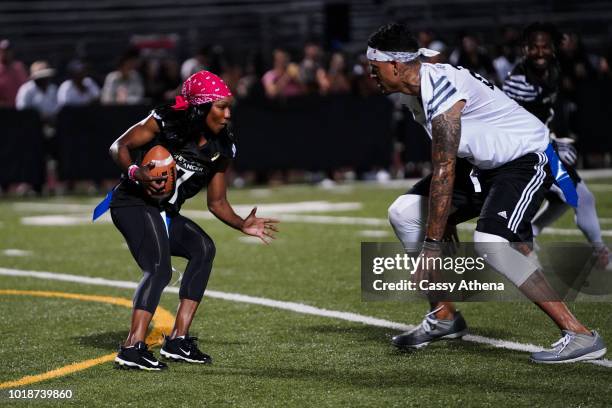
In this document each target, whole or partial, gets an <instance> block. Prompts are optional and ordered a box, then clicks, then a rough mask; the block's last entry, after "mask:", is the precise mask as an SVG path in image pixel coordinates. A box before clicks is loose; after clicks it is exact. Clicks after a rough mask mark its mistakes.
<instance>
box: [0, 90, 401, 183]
mask: <svg viewBox="0 0 612 408" xmlns="http://www.w3.org/2000/svg"><path fill="white" fill-rule="evenodd" d="M149 111H150V108H149V107H145V106H88V107H66V108H64V109H62V111H61V112H60V113H59V115H58V117H57V135H56V139H57V140H56V146H57V158H58V162H59V177H60V179H62V180H64V181H77V180H94V181H100V180H104V179H114V178H118V176H119V170H118V169H117V167H116V165H115V164H114V162H113V161H112V160H111V158H110V156H109V155H108V148H109V147H110V145H111V143H112V142H113V141H114V140H115V139H116V138H117V137H119V136H120V135H121V134H122V133H123V132H125V130H127V129H128V128H129V127H130V126H132V125H133V124H135V123H136V122H138V121H140V120H142V119H143V118H145V117H146V116H147V115H148V113H149ZM7 112H10V113H7V114H6V123H8V128H6V129H7V130H6V133H7V136H6V137H5V140H4V141H3V142H2V143H3V149H2V152H3V155H6V156H7V157H5V159H6V161H5V163H9V164H10V166H9V167H10V168H11V171H9V172H7V173H6V174H3V180H5V182H14V181H27V182H34V179H35V178H34V177H33V176H32V175H31V174H30V173H33V172H35V171H36V172H38V176H37V177H38V178H36V183H40V182H41V181H42V168H43V167H42V166H43V165H44V160H43V157H42V153H41V149H40V147H37V146H39V145H40V141H39V142H36V143H38V144H36V143H35V140H40V139H41V136H40V135H39V133H40V122H39V120H38V117H37V115H36V113H34V112H16V111H12V110H11V111H7ZM391 114H392V106H391V103H390V102H389V101H388V100H387V99H386V98H385V97H378V96H377V97H372V98H364V99H361V98H354V97H349V96H347V97H344V96H337V97H326V98H321V97H312V98H309V97H307V98H294V99H291V100H288V101H284V102H272V101H267V100H266V101H257V102H255V101H240V102H239V103H237V104H236V107H235V109H234V110H233V117H232V122H233V125H234V133H235V134H236V137H237V139H238V142H237V145H238V157H237V160H236V164H235V166H236V168H237V169H238V170H240V171H244V170H257V171H271V170H284V169H303V170H330V169H334V168H339V167H343V166H350V167H353V168H355V169H358V170H359V169H371V168H373V167H378V166H380V167H386V166H387V165H388V164H389V162H390V158H391V151H392V142H391V136H392V135H391ZM23 123H26V124H27V125H22V124H23ZM24 140H27V141H28V142H27V146H28V148H26V149H21V150H20V151H19V152H18V153H19V154H14V155H13V154H6V153H7V148H6V147H8V151H12V150H16V149H18V145H17V143H18V142H19V143H22V142H23V141H24ZM31 146H32V147H33V148H32V147H31ZM26 156H27V157H26ZM24 162H27V163H30V164H31V165H30V166H31V167H26V166H23V165H22V163H24ZM20 171H21V172H24V174H25V173H27V177H26V176H23V175H20V174H21V173H19V172H20ZM24 177H25V178H24Z"/></svg>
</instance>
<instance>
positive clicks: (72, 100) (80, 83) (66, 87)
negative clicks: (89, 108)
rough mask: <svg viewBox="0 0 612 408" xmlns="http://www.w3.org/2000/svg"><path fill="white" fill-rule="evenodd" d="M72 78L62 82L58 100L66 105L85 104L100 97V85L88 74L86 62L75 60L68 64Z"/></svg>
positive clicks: (60, 104)
mask: <svg viewBox="0 0 612 408" xmlns="http://www.w3.org/2000/svg"><path fill="white" fill-rule="evenodd" d="M68 74H69V75H70V78H69V79H67V80H65V81H64V82H62V84H61V85H60V87H59V90H58V91H57V102H58V104H59V106H60V107H62V106H64V105H70V106H84V105H91V104H92V103H95V102H97V101H98V99H99V98H100V87H99V86H98V84H96V82H95V81H94V80H93V79H91V78H90V77H88V76H87V69H86V67H85V64H84V63H83V62H82V61H79V60H73V61H71V62H70V63H69V64H68Z"/></svg>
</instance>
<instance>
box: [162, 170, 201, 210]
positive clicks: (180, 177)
mask: <svg viewBox="0 0 612 408" xmlns="http://www.w3.org/2000/svg"><path fill="white" fill-rule="evenodd" d="M194 174H195V172H194V171H189V170H185V169H182V168H180V167H179V166H176V186H174V194H173V195H172V198H170V199H169V200H168V202H169V203H170V204H174V203H175V202H176V199H177V198H178V192H179V187H180V186H181V184H183V183H184V182H185V181H187V180H188V179H189V177H191V176H193V175H194Z"/></svg>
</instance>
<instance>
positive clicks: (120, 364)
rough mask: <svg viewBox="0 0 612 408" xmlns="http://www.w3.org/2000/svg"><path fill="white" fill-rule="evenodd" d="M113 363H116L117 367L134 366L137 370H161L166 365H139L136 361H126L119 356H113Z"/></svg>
mask: <svg viewBox="0 0 612 408" xmlns="http://www.w3.org/2000/svg"><path fill="white" fill-rule="evenodd" d="M115 364H116V365H117V367H119V368H128V369H129V368H134V369H137V370H146V371H161V370H163V369H164V368H166V367H146V366H143V365H140V364H138V363H133V362H131V361H126V360H123V359H121V358H119V357H115Z"/></svg>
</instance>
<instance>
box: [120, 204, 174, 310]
mask: <svg viewBox="0 0 612 408" xmlns="http://www.w3.org/2000/svg"><path fill="white" fill-rule="evenodd" d="M111 217H112V219H113V223H114V224H115V226H116V227H117V229H118V230H119V231H120V232H121V234H123V236H124V237H125V240H126V242H127V244H128V247H129V248H130V252H131V253H132V256H133V257H134V259H135V260H136V262H137V263H138V266H139V267H140V269H142V272H143V275H144V276H143V277H142V280H141V281H140V284H139V285H138V288H137V289H136V293H135V294H134V308H135V309H141V310H146V311H147V312H150V313H155V309H156V308H157V305H158V304H159V299H160V297H161V294H162V292H163V290H164V288H165V287H166V286H167V285H168V283H169V282H170V279H171V278H172V266H171V263H170V244H169V240H168V234H167V233H166V227H165V225H164V220H163V219H162V217H161V215H160V213H159V210H157V209H156V208H154V207H148V206H134V207H119V208H112V209H111Z"/></svg>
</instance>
